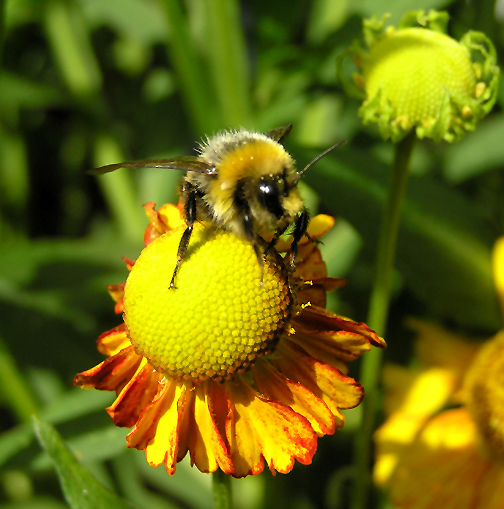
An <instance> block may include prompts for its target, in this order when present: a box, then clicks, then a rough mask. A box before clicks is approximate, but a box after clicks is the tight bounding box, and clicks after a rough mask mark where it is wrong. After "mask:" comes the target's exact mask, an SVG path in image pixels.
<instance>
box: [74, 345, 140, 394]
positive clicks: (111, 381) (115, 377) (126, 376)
mask: <svg viewBox="0 0 504 509" xmlns="http://www.w3.org/2000/svg"><path fill="white" fill-rule="evenodd" d="M141 359H142V358H141V357H139V356H138V355H137V354H136V353H135V352H134V350H133V347H132V346H130V347H128V348H124V349H123V350H121V351H120V352H119V353H118V354H116V355H113V356H112V357H109V358H108V359H106V360H105V361H103V362H102V363H100V364H98V366H95V367H94V368H91V369H89V370H87V371H83V372H82V373H78V374H77V375H75V378H74V380H73V384H74V385H78V386H80V387H83V388H84V389H98V390H100V391H116V392H119V391H121V390H122V388H123V387H124V386H125V385H126V383H127V382H128V381H129V380H130V378H131V377H132V376H133V375H134V373H135V371H136V370H137V368H138V366H139V364H140V361H141Z"/></svg>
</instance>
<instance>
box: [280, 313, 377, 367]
mask: <svg viewBox="0 0 504 509" xmlns="http://www.w3.org/2000/svg"><path fill="white" fill-rule="evenodd" d="M292 326H293V327H294V329H295V331H296V333H295V334H294V335H292V336H290V337H289V339H290V340H291V341H294V342H295V343H297V344H299V345H300V346H301V347H302V348H303V349H304V350H306V351H307V352H308V353H309V354H310V355H312V356H313V357H315V358H316V359H319V360H322V361H324V362H327V363H329V364H333V363H334V362H336V361H337V360H343V361H345V362H350V361H352V360H354V359H358V358H359V357H360V356H361V355H362V354H363V353H364V352H367V351H368V350H370V349H371V345H370V343H371V344H374V345H375V346H385V342H384V341H383V339H381V338H379V337H378V336H377V335H376V333H375V332H374V331H372V330H371V329H370V328H369V327H368V326H367V325H365V324H364V323H357V322H354V321H353V320H349V319H347V318H343V317H341V316H338V315H336V314H334V313H331V312H330V311H328V310H326V309H323V308H319V307H318V306H306V307H304V308H303V309H302V310H301V312H300V313H299V315H297V316H296V317H295V318H294V320H293V321H292Z"/></svg>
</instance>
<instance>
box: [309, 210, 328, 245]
mask: <svg viewBox="0 0 504 509" xmlns="http://www.w3.org/2000/svg"><path fill="white" fill-rule="evenodd" d="M333 226H334V217H332V216H328V215H326V214H317V215H316V216H315V217H312V218H311V219H310V222H309V224H308V234H309V235H310V237H311V238H312V239H318V238H320V237H323V236H324V235H325V234H326V233H327V232H328V231H329V230H330V229H331V228H332V227H333Z"/></svg>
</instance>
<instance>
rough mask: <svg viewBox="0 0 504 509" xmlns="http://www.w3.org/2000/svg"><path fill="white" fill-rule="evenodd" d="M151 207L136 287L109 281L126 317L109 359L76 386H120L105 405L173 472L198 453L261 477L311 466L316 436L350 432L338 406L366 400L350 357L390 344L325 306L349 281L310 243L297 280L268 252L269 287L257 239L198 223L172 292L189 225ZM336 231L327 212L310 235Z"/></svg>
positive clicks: (204, 466)
mask: <svg viewBox="0 0 504 509" xmlns="http://www.w3.org/2000/svg"><path fill="white" fill-rule="evenodd" d="M145 208H146V212H147V215H148V217H149V219H150V224H149V226H148V227H147V229H146V232H145V237H144V240H145V244H146V248H145V249H144V250H143V252H142V253H141V255H140V256H139V258H138V259H137V260H136V261H135V262H132V261H127V265H128V268H129V269H130V274H129V277H128V279H127V282H126V283H125V284H123V285H112V286H110V287H109V291H110V293H111V295H112V297H113V298H114V300H115V301H116V312H117V313H123V316H124V323H123V324H122V325H120V326H118V327H116V328H114V329H113V330H111V331H108V332H106V333H104V334H103V335H102V336H101V337H100V338H99V339H98V349H99V350H100V351H101V352H102V353H104V354H106V355H108V356H109V357H108V359H106V360H105V361H103V362H102V363H101V364H99V365H98V366H96V367H94V368H92V369H90V370H88V371H85V372H83V373H80V374H78V375H76V377H75V380H74V383H75V384H76V385H79V386H81V387H86V388H96V389H100V390H113V391H116V393H117V398H116V400H115V401H114V403H113V404H112V405H111V406H110V407H109V408H108V409H107V411H108V413H109V414H110V415H111V417H112V418H113V420H114V423H115V424H116V425H118V426H126V427H133V430H132V431H131V433H130V434H129V435H128V437H127V444H128V446H129V447H136V448H137V449H142V450H145V452H146V456H147V461H148V462H149V463H150V464H151V465H154V466H158V465H160V464H162V463H164V464H165V466H166V469H167V471H168V473H170V474H173V473H174V472H175V468H176V464H177V462H178V461H180V460H181V459H182V458H184V457H185V455H186V454H187V453H189V455H190V457H191V462H192V464H194V465H196V466H197V468H199V469H200V470H201V471H202V472H213V471H215V470H217V469H218V468H220V469H221V470H222V471H224V472H225V473H226V474H228V475H233V476H235V477H243V476H246V475H249V474H257V473H260V472H261V471H262V470H263V468H264V460H266V462H267V463H268V465H269V468H270V470H271V471H272V472H273V473H274V472H275V471H278V472H282V473H286V472H289V471H290V470H291V469H292V467H293V464H294V460H295V459H297V460H298V461H299V462H301V463H304V464H308V463H310V462H311V459H312V457H313V454H314V453H315V449H316V444H317V437H318V436H323V435H325V434H330V433H334V431H335V430H336V429H337V428H339V427H341V426H342V425H343V422H344V417H343V415H342V414H341V410H342V409H345V408H353V407H355V406H357V405H358V404H359V403H360V401H361V399H362V397H363V389H362V387H361V386H360V385H359V384H358V383H357V382H355V380H353V379H352V378H350V377H348V376H347V374H346V373H347V363H348V362H349V361H350V360H353V359H356V358H358V357H359V356H360V355H362V354H363V353H364V352H365V351H367V350H369V349H370V347H371V344H374V345H376V346H384V342H383V340H381V339H380V338H378V337H377V336H376V334H375V333H374V332H373V331H371V330H370V329H369V328H368V327H367V326H366V325H364V324H359V323H356V322H353V321H351V320H348V319H346V318H343V317H340V316H338V315H335V314H333V313H331V312H329V311H327V310H326V309H325V299H326V292H327V291H328V290H331V289H334V288H336V287H338V286H340V285H341V284H342V281H341V280H337V279H333V278H328V277H327V271H326V267H325V263H324V262H323V261H322V258H321V256H320V251H319V250H318V248H317V246H316V244H314V243H312V242H308V241H305V242H304V243H301V244H300V246H299V252H298V263H297V264H296V269H295V272H294V274H292V275H290V274H289V273H288V271H287V269H286V268H285V266H284V263H283V257H282V256H281V255H280V254H279V253H278V252H277V251H275V250H273V252H272V253H270V254H268V256H266V257H265V259H264V276H263V279H262V285H261V284H260V283H261V271H260V268H259V266H258V263H257V258H256V255H255V252H254V249H253V247H252V246H251V245H250V243H248V242H245V241H243V240H241V239H239V238H237V237H236V236H234V235H233V234H231V233H228V232H226V231H223V230H220V229H218V228H215V227H214V226H212V225H208V224H196V225H195V229H194V231H193V235H192V237H191V244H190V246H189V251H188V255H187V257H186V258H185V259H184V262H183V264H182V265H181V268H180V271H179V273H178V275H177V286H178V288H177V289H176V290H173V289H170V279H171V276H172V272H173V267H174V266H175V263H176V259H177V249H178V244H179V241H180V238H181V235H182V233H183V231H184V229H185V224H184V222H183V220H182V216H181V213H180V209H179V208H177V207H175V206H172V205H165V206H163V207H161V209H160V210H159V211H156V210H155V209H154V205H153V204H148V205H146V207H145ZM331 226H332V219H331V218H329V217H328V216H317V217H315V218H313V220H312V221H311V223H310V229H309V234H310V236H311V237H312V238H316V237H319V236H321V235H323V234H324V233H325V231H327V230H328V229H329V228H330V227H331ZM280 247H282V248H283V249H284V250H286V251H288V249H289V245H288V244H287V243H281V244H280Z"/></svg>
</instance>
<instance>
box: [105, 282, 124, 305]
mask: <svg viewBox="0 0 504 509" xmlns="http://www.w3.org/2000/svg"><path fill="white" fill-rule="evenodd" d="M124 285H125V283H120V284H118V285H107V287H106V288H107V292H108V293H109V295H110V296H111V297H112V299H113V300H114V302H121V301H122V300H123V298H124Z"/></svg>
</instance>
